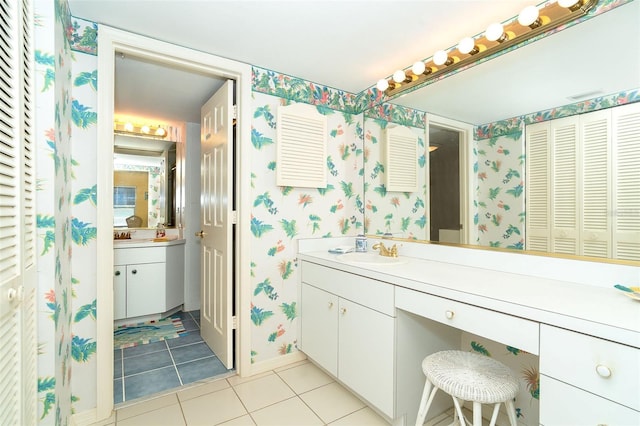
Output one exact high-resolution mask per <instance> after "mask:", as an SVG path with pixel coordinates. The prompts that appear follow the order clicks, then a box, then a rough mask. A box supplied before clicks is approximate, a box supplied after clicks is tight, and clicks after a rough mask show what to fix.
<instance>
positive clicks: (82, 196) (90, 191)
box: [73, 185, 98, 206]
mask: <svg viewBox="0 0 640 426" xmlns="http://www.w3.org/2000/svg"><path fill="white" fill-rule="evenodd" d="M87 200H88V201H90V202H91V204H93V205H94V206H96V205H98V186H97V185H93V186H92V187H91V188H84V189H81V190H80V191H78V193H77V194H76V196H75V198H74V199H73V204H80V203H83V202H85V201H87Z"/></svg>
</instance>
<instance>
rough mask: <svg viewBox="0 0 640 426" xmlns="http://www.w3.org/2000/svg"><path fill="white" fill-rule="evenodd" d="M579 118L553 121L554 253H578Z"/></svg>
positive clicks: (552, 219)
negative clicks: (577, 149)
mask: <svg viewBox="0 0 640 426" xmlns="http://www.w3.org/2000/svg"><path fill="white" fill-rule="evenodd" d="M578 119H579V117H578V116H574V117H568V118H566V119H562V120H553V121H551V139H552V141H553V142H552V145H551V146H552V148H551V149H552V153H551V173H552V177H551V194H552V195H551V205H552V206H553V207H552V209H551V251H552V252H554V253H565V254H578V197H579V193H578V176H579V170H578V158H577V152H576V147H577V143H578V121H579V120H578Z"/></svg>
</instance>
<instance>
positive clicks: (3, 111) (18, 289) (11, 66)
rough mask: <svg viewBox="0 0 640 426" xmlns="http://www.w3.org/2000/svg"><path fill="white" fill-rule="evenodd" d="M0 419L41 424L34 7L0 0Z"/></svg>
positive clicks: (23, 423) (10, 422)
mask: <svg viewBox="0 0 640 426" xmlns="http://www.w3.org/2000/svg"><path fill="white" fill-rule="evenodd" d="M0 20H2V22H3V24H2V26H1V29H0V43H1V44H2V46H3V48H2V49H0V92H1V93H2V96H1V98H2V102H0V383H1V384H2V385H1V386H0V424H2V425H5V424H6V425H14V424H15V425H32V424H37V405H36V404H37V340H36V254H35V164H34V143H35V141H34V140H33V111H34V108H33V98H32V96H33V68H34V67H33V56H34V55H33V51H32V34H33V24H32V23H33V10H32V4H31V2H30V1H28V0H23V1H20V2H17V1H8V2H7V1H4V0H1V1H0Z"/></svg>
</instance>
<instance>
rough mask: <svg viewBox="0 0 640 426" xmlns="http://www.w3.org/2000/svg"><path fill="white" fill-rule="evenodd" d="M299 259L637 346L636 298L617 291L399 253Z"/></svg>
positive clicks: (639, 317)
mask: <svg viewBox="0 0 640 426" xmlns="http://www.w3.org/2000/svg"><path fill="white" fill-rule="evenodd" d="M298 257H299V259H301V260H304V261H309V262H313V263H316V264H320V265H324V266H327V267H331V268H336V269H341V270H344V271H346V272H351V273H354V274H358V275H362V276H366V277H368V278H372V279H376V280H379V281H384V282H388V283H390V284H394V285H396V286H400V287H404V288H408V289H412V290H416V291H420V292H423V293H428V294H433V295H435V296H440V297H445V298H448V299H452V300H457V301H460V302H463V303H468V304H471V305H475V306H479V307H482V308H485V309H490V310H494V311H498V312H503V313H506V314H509V315H513V316H517V317H521V318H525V319H529V320H532V321H536V322H539V323H544V324H549V325H553V326H557V327H561V328H566V329H569V330H574V331H577V332H581V333H585V334H588V335H592V336H595V337H600V338H603V339H607V340H611V341H614V342H618V343H622V344H626V345H629V346H633V347H636V348H640V302H639V301H636V300H633V299H631V298H629V297H627V296H625V295H624V294H622V293H621V292H620V291H619V290H616V289H614V288H607V287H597V286H591V285H583V284H578V283H572V282H566V281H560V280H554V279H548V278H540V277H534V276H528V275H525V274H516V273H510V272H501V271H494V270H490V269H485V268H480V267H471V266H464V265H458V264H453V263H446V262H440V261H432V260H427V259H422V258H416V257H403V258H404V259H406V260H407V262H406V263H403V264H398V265H373V264H367V265H363V264H354V263H345V262H344V261H341V260H340V255H339V254H331V253H328V252H327V251H324V250H323V251H308V252H299V253H298Z"/></svg>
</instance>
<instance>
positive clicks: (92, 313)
mask: <svg viewBox="0 0 640 426" xmlns="http://www.w3.org/2000/svg"><path fill="white" fill-rule="evenodd" d="M96 310H97V309H96V300H95V299H94V301H93V302H92V303H89V304H87V305H82V306H80V309H78V312H76V316H75V317H74V318H73V322H80V321H82V320H83V319H85V318H86V317H91V318H93V319H94V320H95V319H96Z"/></svg>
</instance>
